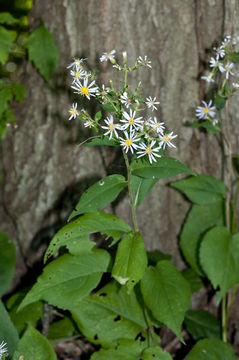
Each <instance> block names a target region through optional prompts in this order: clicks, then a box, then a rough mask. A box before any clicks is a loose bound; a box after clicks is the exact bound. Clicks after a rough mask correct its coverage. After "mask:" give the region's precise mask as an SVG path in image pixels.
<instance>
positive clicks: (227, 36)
mask: <svg viewBox="0 0 239 360" xmlns="http://www.w3.org/2000/svg"><path fill="white" fill-rule="evenodd" d="M231 38H232V37H231V35H226V36H225V38H224V40H223V42H224V43H229V42H230V41H231Z"/></svg>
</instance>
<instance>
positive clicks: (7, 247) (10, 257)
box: [0, 232, 16, 297]
mask: <svg viewBox="0 0 239 360" xmlns="http://www.w3.org/2000/svg"><path fill="white" fill-rule="evenodd" d="M0 254H1V261H0V297H1V296H2V295H3V294H4V293H5V292H6V290H8V288H9V287H10V285H11V282H12V280H13V276H14V273H15V262H16V258H15V246H14V243H13V242H12V241H11V240H10V238H9V237H8V235H7V234H5V233H3V232H0Z"/></svg>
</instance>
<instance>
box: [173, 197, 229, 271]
mask: <svg viewBox="0 0 239 360" xmlns="http://www.w3.org/2000/svg"><path fill="white" fill-rule="evenodd" d="M223 223H224V206H223V201H221V202H218V203H214V204H209V205H193V206H192V208H191V210H190V212H189V214H188V216H187V219H186V222H185V224H184V227H183V230H182V233H181V235H180V247H181V250H182V252H183V255H184V257H185V259H186V261H187V262H188V263H189V264H190V266H191V267H192V268H193V269H194V270H195V271H196V272H197V273H198V274H200V275H203V273H202V270H201V268H200V265H199V253H198V249H199V244H200V241H201V239H202V236H203V235H204V233H205V232H206V231H207V230H209V229H210V228H211V227H213V226H215V225H222V224H223Z"/></svg>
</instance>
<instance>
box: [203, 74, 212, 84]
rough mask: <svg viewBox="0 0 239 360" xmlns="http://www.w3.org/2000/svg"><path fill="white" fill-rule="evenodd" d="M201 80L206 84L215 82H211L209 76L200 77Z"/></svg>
mask: <svg viewBox="0 0 239 360" xmlns="http://www.w3.org/2000/svg"><path fill="white" fill-rule="evenodd" d="M201 79H202V80H205V81H206V82H208V83H213V82H215V80H213V78H212V77H211V76H210V75H209V76H201Z"/></svg>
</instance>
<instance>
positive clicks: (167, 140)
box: [159, 131, 178, 149]
mask: <svg viewBox="0 0 239 360" xmlns="http://www.w3.org/2000/svg"><path fill="white" fill-rule="evenodd" d="M177 136H178V135H173V131H172V132H171V133H170V134H164V135H159V139H160V142H159V147H160V148H161V147H163V149H165V147H166V145H168V147H174V148H176V146H175V145H173V144H172V143H171V140H172V139H174V138H176V137H177Z"/></svg>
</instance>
